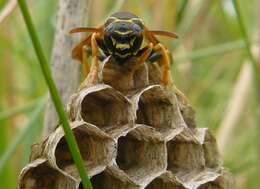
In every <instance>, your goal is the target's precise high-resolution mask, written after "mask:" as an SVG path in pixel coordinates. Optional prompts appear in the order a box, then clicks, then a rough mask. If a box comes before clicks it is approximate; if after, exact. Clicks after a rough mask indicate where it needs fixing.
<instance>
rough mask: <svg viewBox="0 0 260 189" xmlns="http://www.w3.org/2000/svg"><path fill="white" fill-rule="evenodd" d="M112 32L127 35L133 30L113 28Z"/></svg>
mask: <svg viewBox="0 0 260 189" xmlns="http://www.w3.org/2000/svg"><path fill="white" fill-rule="evenodd" d="M114 32H115V33H117V34H120V35H127V34H129V33H133V31H131V30H128V31H123V32H122V31H119V30H115V31H114Z"/></svg>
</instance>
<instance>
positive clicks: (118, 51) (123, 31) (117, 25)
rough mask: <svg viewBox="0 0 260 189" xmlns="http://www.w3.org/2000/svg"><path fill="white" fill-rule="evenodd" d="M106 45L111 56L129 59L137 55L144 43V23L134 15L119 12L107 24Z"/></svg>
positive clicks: (105, 29)
mask: <svg viewBox="0 0 260 189" xmlns="http://www.w3.org/2000/svg"><path fill="white" fill-rule="evenodd" d="M104 31H105V32H104V43H105V46H106V48H107V50H108V53H109V54H110V55H113V56H114V57H115V58H117V59H121V60H122V59H127V58H129V57H131V56H132V55H136V53H137V52H138V50H139V49H140V47H141V45H142V41H143V31H144V24H143V21H142V20H141V19H140V18H139V17H137V16H136V15H134V14H131V13H128V12H118V13H115V14H113V15H111V16H110V17H109V18H108V19H107V20H106V22H105V28H104Z"/></svg>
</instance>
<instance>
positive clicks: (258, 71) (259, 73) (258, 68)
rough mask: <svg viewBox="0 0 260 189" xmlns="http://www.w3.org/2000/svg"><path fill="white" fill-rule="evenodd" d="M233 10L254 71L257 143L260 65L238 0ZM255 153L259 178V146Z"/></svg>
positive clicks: (233, 1) (259, 107) (258, 131)
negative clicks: (252, 47)
mask: <svg viewBox="0 0 260 189" xmlns="http://www.w3.org/2000/svg"><path fill="white" fill-rule="evenodd" d="M232 3H233V6H234V9H235V12H236V16H237V20H238V23H239V27H240V30H241V34H242V36H243V39H244V41H245V44H246V52H247V55H248V57H249V59H250V61H251V64H252V67H253V72H254V79H255V83H254V84H255V88H256V94H255V97H256V105H255V107H256V111H255V113H254V115H255V118H256V119H255V125H256V132H257V134H258V137H257V138H258V144H260V139H259V137H260V127H259V123H260V103H259V96H260V65H259V64H258V63H257V61H256V59H255V57H254V55H253V53H252V51H251V43H250V40H249V37H248V34H247V31H246V27H245V25H244V22H243V19H242V15H241V9H240V5H239V2H238V1H237V0H232ZM257 153H258V162H257V163H258V168H257V171H258V178H260V148H259V147H258V148H257ZM258 184H259V179H258Z"/></svg>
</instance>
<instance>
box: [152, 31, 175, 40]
mask: <svg viewBox="0 0 260 189" xmlns="http://www.w3.org/2000/svg"><path fill="white" fill-rule="evenodd" d="M149 32H150V33H152V34H153V35H161V36H166V37H171V38H176V39H177V38H179V37H178V35H177V34H176V33H173V32H167V31H161V30H152V31H149Z"/></svg>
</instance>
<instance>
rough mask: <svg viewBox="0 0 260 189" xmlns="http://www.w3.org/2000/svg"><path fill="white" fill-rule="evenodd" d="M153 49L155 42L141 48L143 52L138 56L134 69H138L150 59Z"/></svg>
mask: <svg viewBox="0 0 260 189" xmlns="http://www.w3.org/2000/svg"><path fill="white" fill-rule="evenodd" d="M152 50H153V44H152V43H149V44H148V45H147V46H146V47H144V48H143V49H142V50H141V54H140V55H139V56H138V59H137V62H136V65H135V68H134V70H137V69H138V68H139V67H140V66H141V65H142V64H143V63H144V62H145V61H147V60H148V58H149V56H150V55H151V52H152Z"/></svg>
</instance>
